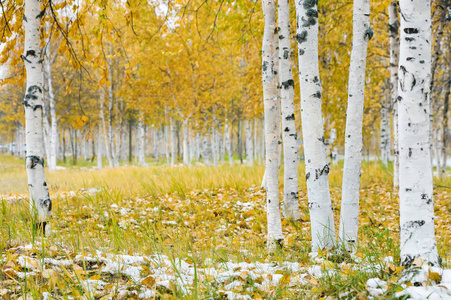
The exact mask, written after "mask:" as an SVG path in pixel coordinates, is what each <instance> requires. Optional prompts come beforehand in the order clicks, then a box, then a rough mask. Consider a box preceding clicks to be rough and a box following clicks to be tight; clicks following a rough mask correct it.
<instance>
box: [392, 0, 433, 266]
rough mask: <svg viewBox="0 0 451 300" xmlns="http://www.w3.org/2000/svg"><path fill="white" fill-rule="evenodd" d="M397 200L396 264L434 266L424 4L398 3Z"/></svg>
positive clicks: (428, 44)
mask: <svg viewBox="0 0 451 300" xmlns="http://www.w3.org/2000/svg"><path fill="white" fill-rule="evenodd" d="M399 6H400V15H401V28H400V32H401V38H400V41H401V44H400V53H399V70H398V72H399V85H398V93H399V98H398V99H399V101H398V108H399V123H398V126H399V199H400V236H401V263H402V264H404V265H408V264H410V263H411V262H412V261H413V259H415V258H416V257H421V258H423V259H425V260H426V261H427V262H429V263H431V264H432V265H435V266H437V265H438V264H439V257H438V253H437V243H436V241H435V231H434V202H433V194H432V193H433V185H432V171H431V170H432V168H431V165H430V164H431V159H430V156H431V153H430V138H429V137H430V133H429V131H430V127H429V113H430V112H429V103H428V101H429V96H428V93H429V91H430V86H429V82H430V78H431V6H430V1H422V0H400V1H399Z"/></svg>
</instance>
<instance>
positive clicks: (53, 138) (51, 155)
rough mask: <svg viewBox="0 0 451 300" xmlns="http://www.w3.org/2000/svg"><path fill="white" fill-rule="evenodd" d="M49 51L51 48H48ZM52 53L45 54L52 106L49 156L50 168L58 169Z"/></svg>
mask: <svg viewBox="0 0 451 300" xmlns="http://www.w3.org/2000/svg"><path fill="white" fill-rule="evenodd" d="M47 51H49V49H47ZM50 59H51V57H50V53H46V55H45V62H44V66H45V75H46V76H45V78H46V79H47V89H48V92H47V98H48V100H49V107H50V132H49V133H50V134H49V149H48V150H49V152H48V153H47V155H48V156H47V157H48V162H47V164H48V167H49V170H55V169H56V153H57V151H56V150H57V148H56V147H57V139H58V131H57V130H58V129H57V119H56V109H55V96H54V94H53V83H52V69H51V62H50Z"/></svg>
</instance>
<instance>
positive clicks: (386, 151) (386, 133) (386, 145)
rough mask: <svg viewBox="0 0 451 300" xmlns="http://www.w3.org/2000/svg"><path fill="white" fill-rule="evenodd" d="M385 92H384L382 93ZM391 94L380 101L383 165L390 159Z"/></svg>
mask: <svg viewBox="0 0 451 300" xmlns="http://www.w3.org/2000/svg"><path fill="white" fill-rule="evenodd" d="M384 94H385V93H384ZM390 102H391V96H388V95H384V96H383V100H382V102H381V141H380V142H381V144H380V148H381V161H382V163H383V164H384V166H387V165H388V161H389V160H390V140H391V134H390V107H391V104H390Z"/></svg>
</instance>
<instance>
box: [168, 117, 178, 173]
mask: <svg viewBox="0 0 451 300" xmlns="http://www.w3.org/2000/svg"><path fill="white" fill-rule="evenodd" d="M169 122H170V125H169V126H170V128H171V166H174V165H175V159H176V155H177V154H176V153H177V152H176V151H177V149H176V145H177V143H176V141H175V125H174V121H173V120H172V117H171V118H169Z"/></svg>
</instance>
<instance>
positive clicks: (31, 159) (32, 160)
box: [27, 155, 44, 169]
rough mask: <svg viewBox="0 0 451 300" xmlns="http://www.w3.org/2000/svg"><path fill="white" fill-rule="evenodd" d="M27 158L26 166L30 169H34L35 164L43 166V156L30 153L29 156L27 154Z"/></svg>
mask: <svg viewBox="0 0 451 300" xmlns="http://www.w3.org/2000/svg"><path fill="white" fill-rule="evenodd" d="M27 159H28V165H27V167H29V168H30V169H34V168H35V167H36V165H41V166H42V167H44V158H43V157H39V156H36V155H31V156H27Z"/></svg>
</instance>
